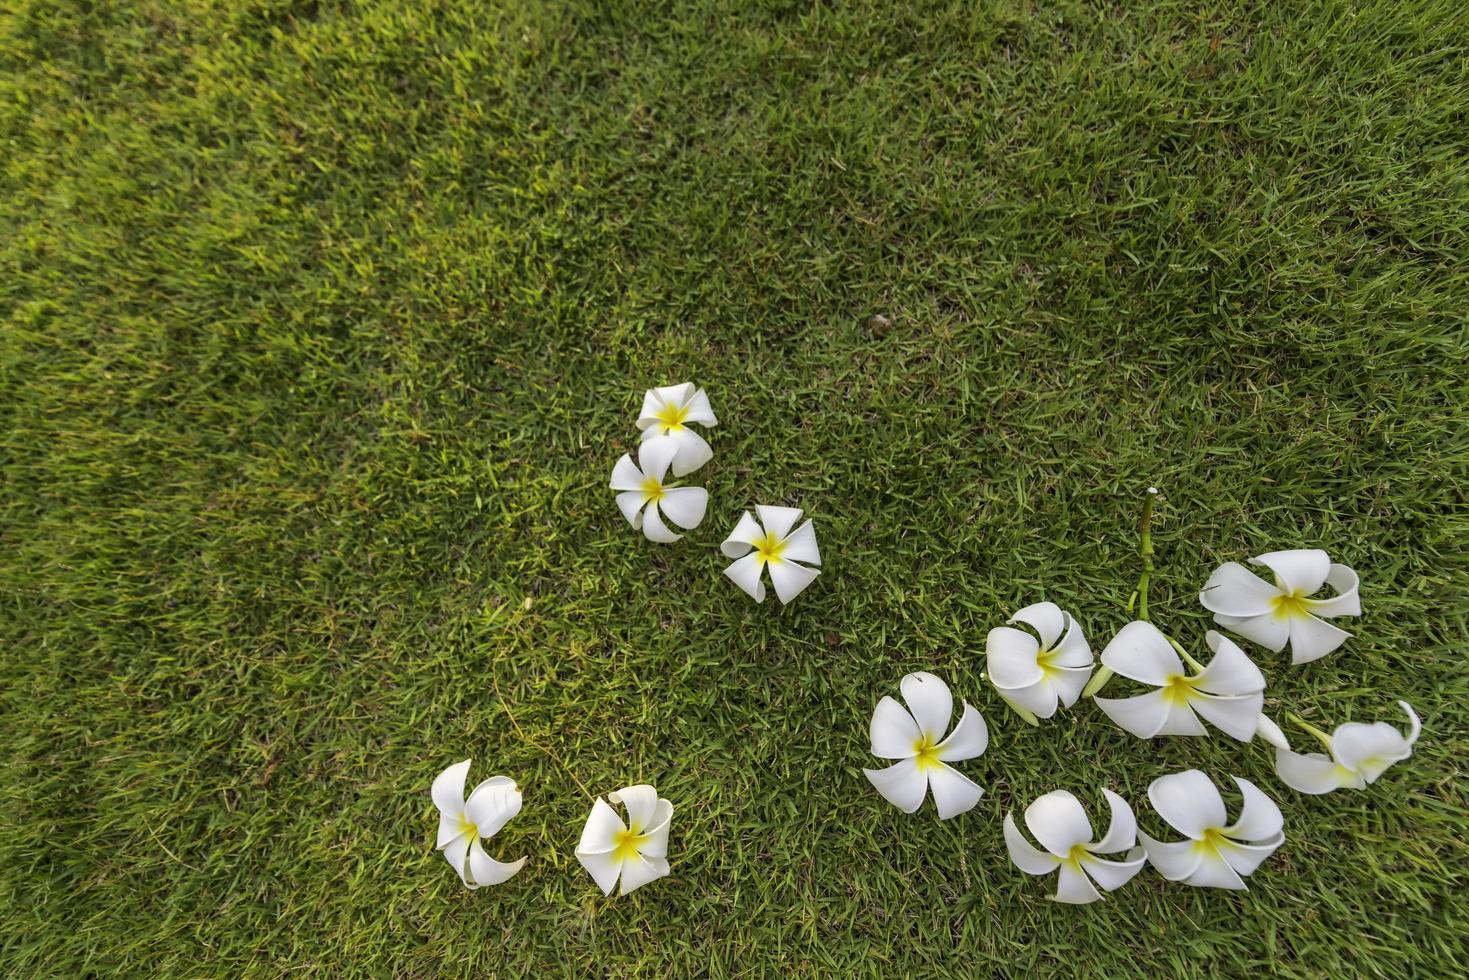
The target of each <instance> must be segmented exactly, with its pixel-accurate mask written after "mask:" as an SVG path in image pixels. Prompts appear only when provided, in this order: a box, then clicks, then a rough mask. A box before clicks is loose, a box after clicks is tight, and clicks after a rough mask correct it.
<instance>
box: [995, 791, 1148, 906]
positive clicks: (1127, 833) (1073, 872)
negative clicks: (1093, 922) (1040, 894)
mask: <svg viewBox="0 0 1469 980" xmlns="http://www.w3.org/2000/svg"><path fill="white" fill-rule="evenodd" d="M1102 793H1103V795H1105V796H1106V797H1107V803H1108V804H1109V805H1110V806H1111V808H1112V820H1111V823H1110V825H1109V826H1108V827H1107V833H1106V834H1105V835H1103V837H1102V839H1101V840H1099V841H1094V840H1092V822H1091V821H1090V820H1089V819H1087V815H1086V810H1085V809H1083V808H1082V805H1081V801H1079V800H1078V799H1077V798H1076V797H1075V796H1073V795H1072V794H1071V793H1068V792H1067V791H1066V790H1064V789H1058V790H1054V791H1052V792H1050V793H1047V794H1046V795H1045V796H1042V797H1040V798H1039V799H1037V800H1036V801H1035V802H1034V803H1032V804H1031V805H1030V806H1028V807H1026V808H1025V826H1027V827H1029V828H1030V832H1031V833H1032V834H1034V835H1035V839H1036V840H1038V841H1040V844H1041V847H1042V848H1044V850H1041V849H1040V848H1037V847H1035V846H1034V845H1033V844H1031V843H1030V841H1028V840H1026V839H1025V837H1024V835H1023V834H1021V833H1020V829H1019V828H1018V827H1016V826H1015V816H1014V814H1012V813H1007V814H1005V848H1006V850H1008V851H1009V852H1010V860H1011V861H1013V862H1014V863H1015V866H1016V867H1017V868H1019V869H1020V870H1021V871H1024V872H1025V873H1026V874H1028V875H1044V874H1050V873H1051V872H1052V871H1055V870H1056V869H1057V868H1060V869H1061V871H1060V874H1059V875H1058V876H1057V878H1056V894H1054V895H1052V896H1050V898H1051V899H1052V900H1054V901H1057V902H1065V903H1067V904H1071V905H1084V904H1086V903H1088V902H1095V901H1097V900H1098V899H1100V898H1101V897H1102V895H1101V892H1099V891H1097V889H1096V886H1095V885H1093V884H1092V882H1093V881H1095V882H1096V884H1097V885H1101V886H1102V888H1103V889H1105V890H1107V891H1109V892H1110V891H1116V890H1117V889H1119V888H1121V887H1122V886H1123V885H1125V884H1127V883H1128V882H1129V881H1131V880H1132V877H1133V876H1134V875H1136V874H1137V873H1138V871H1140V870H1142V866H1143V862H1144V861H1145V858H1144V856H1143V850H1142V848H1140V847H1135V846H1134V845H1135V844H1136V843H1137V820H1136V819H1135V818H1134V817H1133V815H1132V807H1130V806H1128V805H1127V801H1126V800H1124V799H1123V798H1122V797H1120V796H1118V795H1117V794H1116V793H1114V792H1112V791H1111V790H1109V789H1104V790H1102ZM1119 851H1127V852H1128V853H1127V856H1126V857H1124V858H1123V859H1122V860H1121V861H1108V860H1105V859H1103V858H1100V857H1097V855H1098V854H1114V853H1117V852H1119Z"/></svg>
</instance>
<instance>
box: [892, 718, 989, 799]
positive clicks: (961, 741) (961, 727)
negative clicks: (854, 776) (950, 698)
mask: <svg viewBox="0 0 1469 980" xmlns="http://www.w3.org/2000/svg"><path fill="white" fill-rule="evenodd" d="M905 713H906V712H905ZM989 744H990V730H989V726H988V725H986V724H985V722H984V715H982V714H980V713H979V710H978V709H977V708H975V707H974V706H973V705H971V704H970V703H969V702H968V701H965V702H964V714H963V715H961V716H960V718H959V724H957V725H955V726H954V730H953V731H952V732H950V733H949V737H948V738H946V739H944V740H943V741H942V742H940V743H939V744H938V746H937V751H936V752H935V754H936V755H937V756H938V757H939V761H941V762H962V761H964V760H965V759H973V758H976V757H978V756H981V755H984V750H985V749H987V748H989ZM874 754H875V753H874ZM935 792H937V791H935Z"/></svg>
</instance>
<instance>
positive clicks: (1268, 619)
mask: <svg viewBox="0 0 1469 980" xmlns="http://www.w3.org/2000/svg"><path fill="white" fill-rule="evenodd" d="M1214 622H1216V623H1218V624H1219V625H1220V626H1223V627H1224V628H1225V629H1227V630H1229V631H1231V632H1234V633H1238V634H1239V635H1240V636H1243V637H1244V638H1245V639H1247V640H1250V641H1252V642H1254V643H1258V644H1260V646H1262V647H1264V648H1265V649H1267V650H1273V651H1274V652H1276V653H1279V652H1280V651H1281V650H1284V649H1285V644H1286V642H1287V641H1289V640H1290V620H1288V619H1282V618H1280V617H1279V616H1277V615H1275V613H1273V612H1268V613H1263V614H1261V615H1259V616H1226V615H1224V614H1223V613H1215V614H1214Z"/></svg>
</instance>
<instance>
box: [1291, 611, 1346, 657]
mask: <svg viewBox="0 0 1469 980" xmlns="http://www.w3.org/2000/svg"><path fill="white" fill-rule="evenodd" d="M1351 635H1352V634H1350V633H1348V632H1347V631H1346V630H1344V629H1337V628H1336V627H1335V626H1332V625H1331V624H1330V623H1328V622H1326V621H1325V620H1324V619H1317V618H1316V617H1315V616H1312V615H1310V614H1309V613H1307V614H1305V615H1302V616H1292V617H1291V618H1290V662H1291V663H1292V664H1308V663H1310V662H1311V661H1313V660H1320V659H1321V658H1322V657H1324V656H1326V655H1327V654H1328V653H1330V652H1331V651H1333V650H1335V649H1336V648H1337V647H1339V646H1341V645H1342V644H1343V643H1345V642H1346V641H1347V640H1348V639H1349V638H1350V637H1351Z"/></svg>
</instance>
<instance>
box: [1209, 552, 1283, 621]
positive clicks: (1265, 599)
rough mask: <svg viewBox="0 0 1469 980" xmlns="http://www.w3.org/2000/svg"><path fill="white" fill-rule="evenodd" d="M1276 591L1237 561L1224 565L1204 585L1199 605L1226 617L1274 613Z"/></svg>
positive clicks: (1215, 570)
mask: <svg viewBox="0 0 1469 980" xmlns="http://www.w3.org/2000/svg"><path fill="white" fill-rule="evenodd" d="M1279 596H1280V590H1279V589H1278V588H1276V587H1275V586H1273V585H1271V584H1270V583H1269V582H1267V581H1265V580H1264V579H1262V578H1260V576H1258V575H1256V574H1255V573H1254V572H1252V571H1250V570H1249V569H1248V568H1246V567H1245V566H1243V565H1241V564H1240V563H1239V562H1234V561H1231V562H1225V563H1224V564H1223V565H1220V566H1219V567H1218V568H1216V569H1214V573H1213V574H1212V575H1210V576H1209V580H1208V581H1207V582H1205V583H1204V588H1203V589H1202V590H1201V591H1200V592H1199V602H1200V603H1201V604H1202V605H1203V607H1204V608H1205V609H1207V610H1209V611H1210V612H1214V613H1223V614H1224V615H1226V616H1260V615H1263V614H1265V613H1269V612H1273V611H1274V610H1275V600H1276V598H1277V597H1279Z"/></svg>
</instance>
